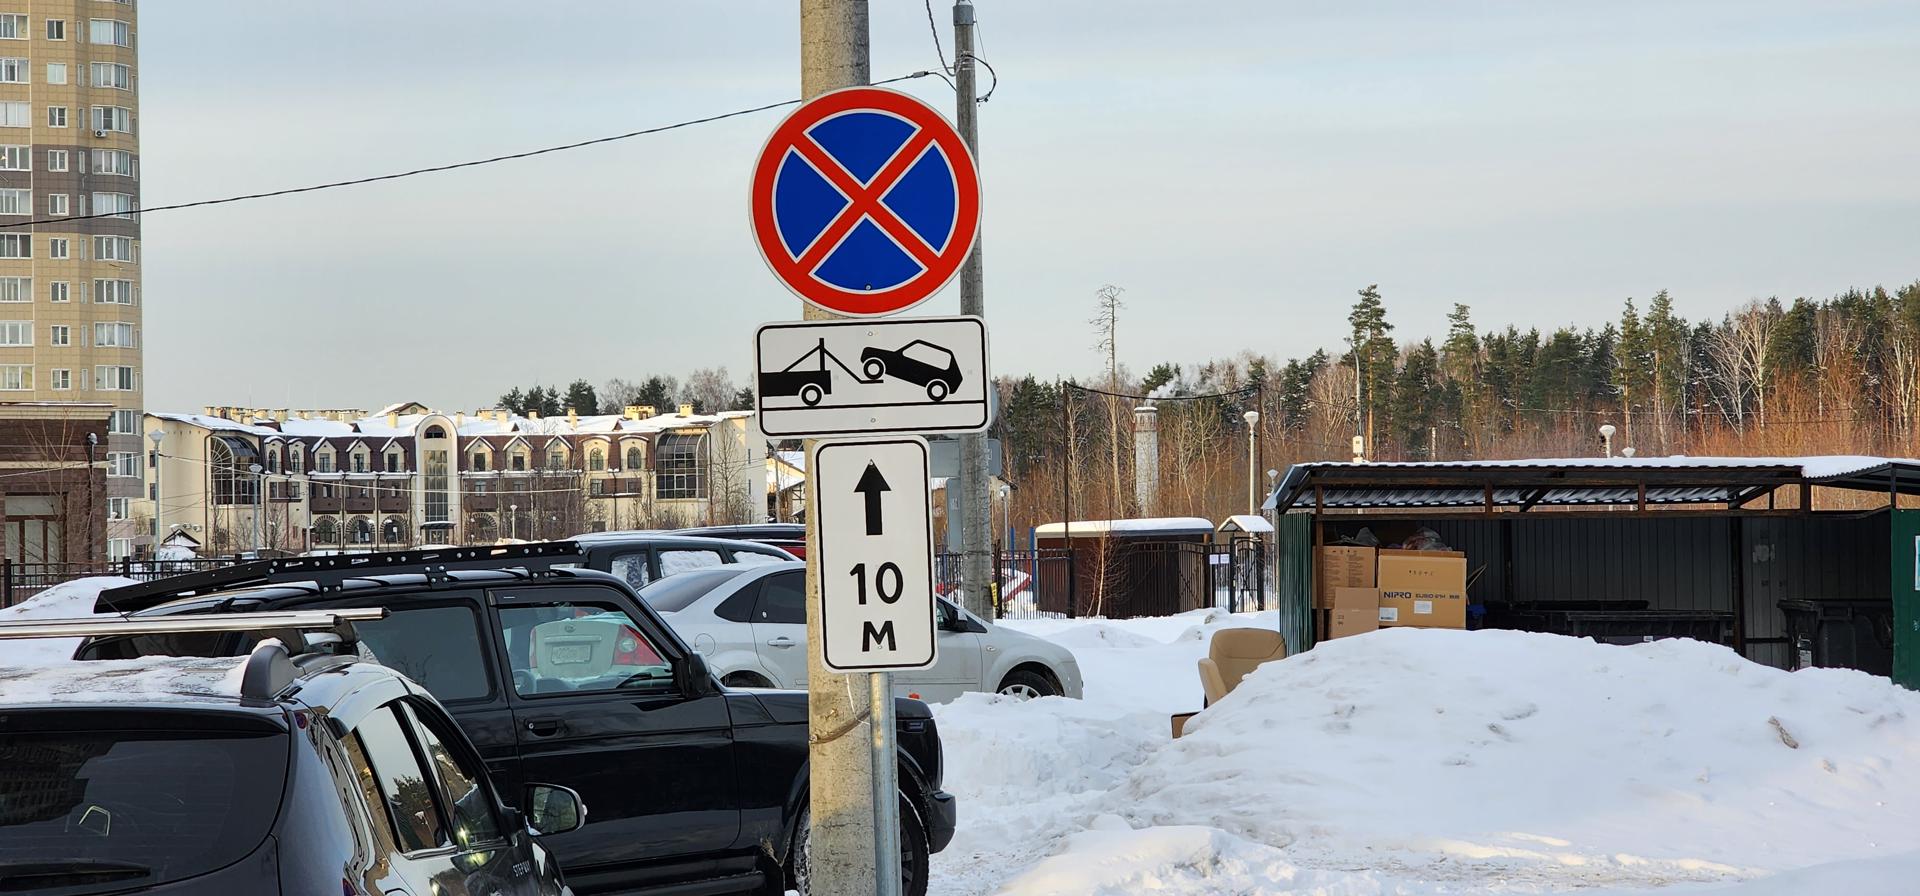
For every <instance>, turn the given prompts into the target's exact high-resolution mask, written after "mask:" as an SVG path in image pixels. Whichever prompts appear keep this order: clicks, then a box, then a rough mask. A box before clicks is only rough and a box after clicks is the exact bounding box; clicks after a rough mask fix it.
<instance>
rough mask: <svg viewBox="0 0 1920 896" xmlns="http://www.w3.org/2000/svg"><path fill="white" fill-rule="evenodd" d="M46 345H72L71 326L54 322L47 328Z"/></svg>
mask: <svg viewBox="0 0 1920 896" xmlns="http://www.w3.org/2000/svg"><path fill="white" fill-rule="evenodd" d="M47 344H48V345H72V344H73V328H72V327H67V326H61V325H59V324H55V325H53V326H51V327H48V328H47Z"/></svg>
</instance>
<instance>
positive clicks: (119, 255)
mask: <svg viewBox="0 0 1920 896" xmlns="http://www.w3.org/2000/svg"><path fill="white" fill-rule="evenodd" d="M93 260H94V261H125V262H132V261H134V260H135V257H134V254H133V237H130V236H96V237H94V238H93Z"/></svg>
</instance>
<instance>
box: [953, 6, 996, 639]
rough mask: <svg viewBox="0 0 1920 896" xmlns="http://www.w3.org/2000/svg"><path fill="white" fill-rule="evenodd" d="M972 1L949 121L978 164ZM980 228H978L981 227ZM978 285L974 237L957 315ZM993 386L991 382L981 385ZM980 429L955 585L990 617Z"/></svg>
mask: <svg viewBox="0 0 1920 896" xmlns="http://www.w3.org/2000/svg"><path fill="white" fill-rule="evenodd" d="M974 71H975V66H974V62H973V0H957V2H955V3H954V4H953V79H954V85H955V87H956V88H957V90H958V94H957V99H956V103H957V107H956V108H955V113H954V117H953V120H954V124H955V125H956V126H957V127H958V128H959V130H960V136H961V137H962V138H963V139H965V140H966V141H967V150H968V151H969V152H971V153H973V160H974V164H975V165H976V166H977V165H978V164H979V163H980V127H979V125H980V122H979V116H978V114H977V107H978V105H979V104H978V103H977V102H976V101H975V100H974V96H973V92H974V85H973V76H974ZM982 229H984V228H982ZM983 295H984V289H983V288H982V283H981V261H980V239H979V238H978V237H977V236H976V237H975V238H974V241H973V251H972V252H969V253H967V260H966V263H964V264H962V265H961V266H960V313H961V314H980V315H984V314H986V307H985V301H984V299H983ZM987 388H988V389H992V388H993V384H992V383H988V384H987ZM987 460H988V459H987V435H986V433H967V434H964V435H962V436H960V482H959V487H960V501H959V506H960V520H959V522H960V527H961V528H960V589H961V594H962V595H963V596H964V597H965V599H966V604H967V609H968V610H969V611H972V613H973V614H974V615H976V616H979V617H981V618H983V619H992V618H993V586H992V583H993V574H994V570H993V493H992V491H991V490H990V489H989V488H988V484H987V479H988V476H989V472H988V471H989V469H990V468H989V466H988V464H987Z"/></svg>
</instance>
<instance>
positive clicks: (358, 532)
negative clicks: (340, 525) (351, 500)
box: [347, 516, 373, 544]
mask: <svg viewBox="0 0 1920 896" xmlns="http://www.w3.org/2000/svg"><path fill="white" fill-rule="evenodd" d="M347 532H348V535H349V536H350V537H351V538H352V539H353V543H354V544H372V543H373V521H372V520H369V519H367V518H366V517H364V516H356V517H354V518H353V522H351V523H349V524H347Z"/></svg>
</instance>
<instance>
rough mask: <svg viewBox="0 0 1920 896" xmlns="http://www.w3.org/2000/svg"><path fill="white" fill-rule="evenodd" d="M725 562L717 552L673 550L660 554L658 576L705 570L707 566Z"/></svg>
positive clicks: (685, 549)
mask: <svg viewBox="0 0 1920 896" xmlns="http://www.w3.org/2000/svg"><path fill="white" fill-rule="evenodd" d="M725 562H727V559H726V558H725V557H722V556H720V552H719V551H715V550H690V549H687V548H674V549H671V550H664V551H661V552H660V575H661V576H663V577H664V576H670V575H674V574H676V573H683V572H690V571H692V570H696V569H706V568H707V567H709V566H719V565H720V564H722V563H725Z"/></svg>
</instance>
